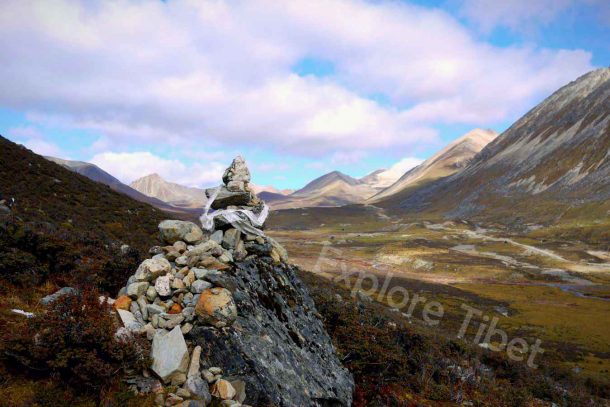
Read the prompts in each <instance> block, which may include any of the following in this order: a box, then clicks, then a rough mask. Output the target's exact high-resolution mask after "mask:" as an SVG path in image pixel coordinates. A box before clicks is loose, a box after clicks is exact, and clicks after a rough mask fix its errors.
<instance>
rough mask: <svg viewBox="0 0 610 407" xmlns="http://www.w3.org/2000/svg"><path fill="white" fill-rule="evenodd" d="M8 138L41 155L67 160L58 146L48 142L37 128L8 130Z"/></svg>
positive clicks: (13, 128) (24, 127)
mask: <svg viewBox="0 0 610 407" xmlns="http://www.w3.org/2000/svg"><path fill="white" fill-rule="evenodd" d="M6 134H7V136H8V137H10V138H12V139H14V140H16V141H17V142H18V143H21V144H23V145H24V146H25V147H27V148H29V149H30V150H32V151H33V152H35V153H36V154H39V155H47V156H52V157H61V158H66V157H65V154H64V153H63V151H62V150H61V148H59V147H58V146H57V145H55V144H53V143H51V142H49V141H46V140H45V137H44V134H42V133H41V132H40V130H38V129H37V128H36V127H32V126H20V127H12V128H10V129H8V130H7V132H6Z"/></svg>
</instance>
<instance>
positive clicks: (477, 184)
mask: <svg viewBox="0 0 610 407" xmlns="http://www.w3.org/2000/svg"><path fill="white" fill-rule="evenodd" d="M378 204H379V205H381V206H385V207H387V208H395V209H400V210H404V211H408V212H420V213H421V212H422V211H433V212H440V213H444V214H446V215H447V216H449V217H458V218H470V217H477V216H478V217H485V218H489V219H494V220H498V219H505V220H520V221H522V220H524V219H528V220H531V221H536V222H541V221H548V222H554V221H557V220H559V219H561V218H564V219H566V218H571V217H581V216H584V217H592V218H598V219H599V218H600V217H607V216H608V214H609V213H610V68H602V69H598V70H595V71H592V72H590V73H588V74H586V75H584V76H582V77H580V78H578V79H577V80H576V81H573V82H571V83H569V84H568V85H566V86H564V87H562V88H561V89H559V90H558V91H556V92H555V93H553V94H552V95H551V96H549V97H548V98H547V99H545V100H544V101H543V102H542V103H540V104H539V105H538V106H536V107H535V108H533V109H532V110H531V111H530V112H528V113H527V114H526V115H525V116H523V117H522V118H521V119H519V120H518V121H517V122H515V123H514V124H513V125H512V126H511V127H510V128H509V129H508V130H506V131H505V132H504V133H502V135H500V136H499V137H497V138H496V139H495V140H493V141H492V142H491V143H489V144H488V145H487V146H486V147H485V148H484V149H483V150H482V151H481V152H480V153H479V154H478V155H476V156H475V157H474V158H473V160H472V161H471V162H470V163H469V164H468V165H467V166H466V167H465V168H464V169H463V170H462V171H460V172H457V173H455V174H453V175H450V176H448V177H445V178H441V179H439V180H437V181H435V182H432V183H428V184H426V185H424V186H422V187H421V188H417V189H414V190H410V191H406V193H405V192H404V191H403V193H402V194H401V195H394V196H390V197H389V198H386V199H385V200H382V201H380V202H378Z"/></svg>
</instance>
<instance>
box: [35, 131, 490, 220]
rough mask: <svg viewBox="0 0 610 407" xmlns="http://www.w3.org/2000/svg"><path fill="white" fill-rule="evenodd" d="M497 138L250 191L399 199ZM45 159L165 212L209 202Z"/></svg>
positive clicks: (268, 195) (278, 197) (301, 197)
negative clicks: (414, 162)
mask: <svg viewBox="0 0 610 407" xmlns="http://www.w3.org/2000/svg"><path fill="white" fill-rule="evenodd" d="M496 135H497V134H496V133H495V132H493V131H492V130H481V129H475V130H472V131H471V132H469V133H467V134H466V135H464V136H462V137H460V138H459V139H458V140H456V141H455V142H453V143H451V144H450V145H449V146H447V147H446V148H444V149H443V150H441V151H440V152H438V153H437V154H435V155H434V156H433V157H432V158H430V159H428V160H426V161H424V162H423V163H422V164H420V165H419V166H417V167H415V168H413V169H411V170H409V171H407V173H403V172H402V171H404V170H402V167H403V166H402V165H400V164H401V163H397V164H396V165H394V166H392V167H390V168H389V169H379V170H376V171H373V172H372V173H370V174H368V175H366V176H364V177H362V178H354V177H351V176H349V175H347V174H344V173H342V172H340V171H332V172H330V173H328V174H325V175H322V176H321V177H318V178H316V179H314V180H313V181H311V182H309V183H308V184H307V185H305V186H304V187H303V188H301V189H299V190H297V191H293V190H289V189H285V190H278V189H276V188H274V187H272V186H259V185H255V184H251V188H252V189H253V190H254V192H255V193H256V194H257V195H259V196H260V198H261V199H263V200H265V201H266V202H267V203H268V204H269V205H270V206H271V208H272V209H275V210H279V209H287V208H303V207H328V206H334V207H337V206H343V205H349V204H359V203H365V202H366V203H374V202H378V201H381V200H383V199H384V198H386V197H388V196H391V195H395V194H397V193H399V192H400V191H402V190H404V189H406V188H408V187H410V186H411V185H414V184H418V185H419V184H421V183H422V182H424V181H431V180H434V179H437V178H439V177H443V176H447V175H450V174H453V173H455V172H457V171H459V170H460V169H462V168H463V167H464V166H465V165H466V164H467V163H468V162H469V161H470V160H471V159H472V158H473V157H474V155H476V154H477V153H478V152H479V151H480V150H481V149H482V148H483V147H484V146H485V145H486V144H487V143H488V142H489V141H491V140H492V139H493V138H494V137H495V136H496ZM46 158H47V159H49V160H51V161H53V162H55V163H57V164H59V165H62V166H63V167H65V168H68V169H70V170H72V171H75V172H77V173H79V174H81V175H84V176H86V177H88V178H90V179H92V180H94V181H97V182H101V183H103V184H106V185H108V186H110V187H111V188H112V189H114V190H115V191H118V192H121V193H124V194H126V195H128V196H130V197H131V198H134V199H136V200H139V201H141V202H146V203H149V204H151V205H153V206H156V207H158V208H160V209H163V210H169V211H178V212H181V211H190V212H193V211H198V210H200V208H202V207H203V206H204V205H205V202H206V196H205V189H204V188H196V187H188V186H184V185H181V184H178V183H174V182H170V181H167V180H165V179H163V178H162V177H161V176H160V175H159V174H149V175H146V176H144V177H142V178H139V179H137V180H135V181H133V182H132V183H131V184H130V185H129V186H128V185H125V184H123V183H122V182H121V181H119V180H118V179H116V178H115V177H113V176H112V175H110V174H108V173H107V172H105V171H104V170H102V169H101V168H99V167H97V166H95V165H93V164H90V163H86V162H82V161H70V160H64V159H61V158H55V157H46Z"/></svg>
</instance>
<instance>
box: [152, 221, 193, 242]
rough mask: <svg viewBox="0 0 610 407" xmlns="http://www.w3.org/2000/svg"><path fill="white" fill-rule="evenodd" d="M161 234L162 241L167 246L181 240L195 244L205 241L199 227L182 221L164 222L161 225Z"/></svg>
mask: <svg viewBox="0 0 610 407" xmlns="http://www.w3.org/2000/svg"><path fill="white" fill-rule="evenodd" d="M159 234H160V237H161V240H162V241H164V242H165V243H167V244H174V243H176V242H177V241H179V240H181V241H184V242H186V243H190V244H194V243H199V242H201V241H202V240H203V239H204V235H203V232H202V231H201V228H200V227H199V226H197V225H195V224H194V223H193V222H185V221H181V220H164V221H163V222H161V223H160V224H159Z"/></svg>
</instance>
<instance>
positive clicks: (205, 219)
mask: <svg viewBox="0 0 610 407" xmlns="http://www.w3.org/2000/svg"><path fill="white" fill-rule="evenodd" d="M222 181H223V185H220V186H219V187H217V188H209V189H206V191H205V194H206V196H207V198H208V206H209V208H206V212H205V213H204V215H203V216H202V224H203V226H204V228H206V229H209V230H212V229H213V230H216V231H223V230H227V229H229V228H236V229H238V230H240V231H241V232H243V233H247V234H253V235H262V234H263V233H262V231H261V229H263V226H264V220H265V218H266V215H265V214H263V216H261V219H260V222H258V219H257V218H258V217H259V215H261V213H263V212H264V211H265V203H264V202H263V201H261V200H260V199H258V197H257V196H256V194H255V193H254V191H253V190H252V189H251V188H250V171H249V170H248V167H247V166H246V162H245V161H244V159H243V158H242V157H239V156H238V157H237V158H235V159H234V160H233V162H232V163H231V165H230V166H229V168H227V169H226V170H225V172H224V175H223V176H222ZM210 208H211V209H213V210H215V211H217V212H215V213H213V214H212V215H210V214H209V213H208V210H209V209H210Z"/></svg>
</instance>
